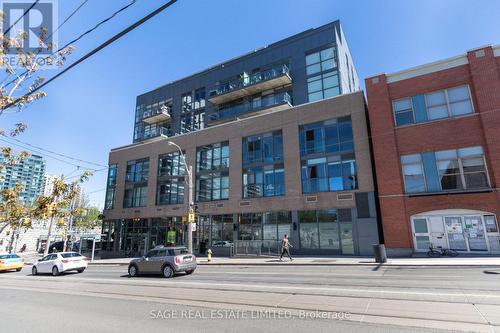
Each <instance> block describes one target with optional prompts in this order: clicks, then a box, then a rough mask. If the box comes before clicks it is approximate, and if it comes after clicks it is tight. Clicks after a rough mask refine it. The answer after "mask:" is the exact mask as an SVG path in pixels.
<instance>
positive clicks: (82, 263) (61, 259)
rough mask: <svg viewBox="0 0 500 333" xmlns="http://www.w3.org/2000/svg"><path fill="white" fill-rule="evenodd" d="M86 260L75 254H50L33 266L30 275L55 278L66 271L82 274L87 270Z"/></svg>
mask: <svg viewBox="0 0 500 333" xmlns="http://www.w3.org/2000/svg"><path fill="white" fill-rule="evenodd" d="M87 260H88V259H87V258H86V257H84V256H82V255H81V254H80V253H76V252H58V253H51V254H49V255H47V256H45V257H43V258H42V259H40V260H38V261H36V262H35V263H34V264H33V268H32V269H31V274H32V275H37V274H39V273H52V275H54V276H57V275H59V274H61V273H64V272H68V271H77V272H78V273H82V272H83V271H84V270H85V268H87Z"/></svg>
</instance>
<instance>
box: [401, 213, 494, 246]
mask: <svg viewBox="0 0 500 333" xmlns="http://www.w3.org/2000/svg"><path fill="white" fill-rule="evenodd" d="M411 225H412V231H413V243H414V249H415V251H416V252H426V251H428V250H429V247H430V246H431V245H432V247H435V248H444V249H452V250H456V251H461V252H473V253H474V252H475V253H492V254H498V253H500V235H499V230H498V224H497V220H496V217H495V215H494V214H490V213H485V212H477V211H468V210H445V211H435V212H428V213H424V214H418V215H415V216H413V217H412V219H411Z"/></svg>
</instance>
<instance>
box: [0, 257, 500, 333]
mask: <svg viewBox="0 0 500 333" xmlns="http://www.w3.org/2000/svg"><path fill="white" fill-rule="evenodd" d="M30 270H31V266H26V267H25V268H24V269H23V270H22V271H21V272H18V273H17V272H12V273H11V272H9V273H0V289H1V295H2V297H1V300H0V318H8V320H3V321H2V332H34V331H36V332H53V331H54V327H56V326H57V331H62V330H66V329H68V330H71V331H73V332H109V331H122V332H137V331H139V332H140V331H146V330H152V331H160V330H167V329H168V330H169V331H175V332H187V331H190V332H192V331H203V332H215V331H217V332H221V331H223V332H234V331H236V330H238V331H248V332H250V331H252V332H254V331H256V330H261V331H265V332H268V331H271V332H282V331H283V330H285V331H291V332H295V331H302V332H303V331H309V332H323V331H324V332H327V331H328V332H331V331H332V329H335V330H338V331H342V332H359V331H361V330H362V331H363V332H364V331H368V332H382V331H384V332H401V331H407V332H433V331H436V330H441V329H444V330H461V331H475V332H477V331H484V332H495V330H497V331H500V268H491V267H449V268H446V267H402V266H399V267H397V266H396V267H385V266H381V267H379V266H314V267H307V266H297V265H293V264H290V263H283V264H282V265H272V266H266V267H263V266H243V265H242V266H206V265H204V266H199V267H198V269H197V271H196V272H195V273H194V274H193V275H191V276H185V275H181V274H179V275H178V276H176V277H174V278H173V279H164V278H162V277H159V276H147V277H137V278H129V277H128V275H127V273H126V270H127V267H126V266H118V265H91V266H90V267H89V268H88V269H87V270H86V271H85V272H84V273H82V274H77V273H67V274H65V275H63V276H59V277H52V276H50V275H46V276H43V275H42V276H31V275H30ZM47 318H53V321H50V320H47Z"/></svg>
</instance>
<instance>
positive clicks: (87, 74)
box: [0, 0, 500, 206]
mask: <svg viewBox="0 0 500 333" xmlns="http://www.w3.org/2000/svg"><path fill="white" fill-rule="evenodd" d="M129 1H130V0H106V1H103V0H88V2H87V3H86V4H85V5H84V6H83V7H82V9H81V10H80V11H79V12H78V13H77V14H76V15H75V16H73V17H72V18H71V19H70V20H69V21H68V22H67V23H66V24H65V25H64V26H63V27H62V28H61V30H60V31H59V45H63V44H65V43H67V42H68V41H70V40H72V39H73V38H74V37H76V36H78V35H79V34H81V33H82V32H84V31H86V30H88V29H89V28H90V27H92V26H93V25H95V24H96V23H97V22H99V21H100V20H102V19H104V18H105V17H107V16H109V15H110V14H111V13H112V12H113V11H115V10H117V9H119V8H121V7H122V6H124V5H125V4H127V3H129ZM55 2H56V4H57V7H58V17H59V21H60V22H62V20H64V19H65V18H66V17H67V16H68V15H69V14H70V13H71V12H72V11H73V10H74V9H75V8H76V7H78V6H79V5H80V4H81V3H82V2H83V0H58V1H57V0H56V1H55ZM164 2H166V1H160V0H154V1H152V0H138V1H137V2H136V3H135V4H134V5H133V6H132V7H130V8H129V9H128V10H127V11H125V12H123V13H121V14H119V15H118V16H117V17H115V18H114V19H112V20H111V21H109V22H108V23H106V24H105V25H103V26H102V27H100V28H99V29H98V30H96V31H95V32H93V33H91V34H89V35H88V36H87V37H85V38H84V39H82V40H80V41H79V42H77V43H75V44H74V45H73V46H74V47H75V48H76V49H75V52H74V53H73V55H71V56H70V58H69V59H68V64H70V63H71V62H73V61H75V60H76V59H78V58H79V57H80V56H82V55H84V54H85V53H86V52H88V51H90V50H92V49H93V48H95V47H96V46H98V45H99V44H100V43H102V42H104V41H106V40H107V39H108V38H110V37H111V36H113V35H114V34H116V33H118V32H119V31H121V30H122V29H124V28H125V27H127V26H128V25H130V24H132V23H133V22H135V21H136V20H138V19H140V18H142V17H143V16H145V15H147V14H148V13H149V12H151V11H152V10H154V9H156V8H157V7H159V6H160V5H162V4H163V3H164ZM499 13H500V1H495V0H491V1H488V0H482V1H461V0H416V1H413V0H405V1H401V0H394V1H392V0H390V1H389V0H386V1H370V0H345V1H340V0H252V1H250V0H247V1H243V0H178V2H177V3H176V4H174V5H173V6H171V7H170V8H169V9H167V10H166V11H164V12H163V13H160V14H159V15H158V16H156V17H154V18H153V19H151V20H150V21H148V22H147V23H145V24H144V25H142V26H140V27H139V28H138V29H136V30H134V31H133V32H131V33H129V34H127V35H126V36H125V37H123V38H122V39H120V40H119V41H117V42H115V43H113V44H112V45H110V46H108V47H107V48H105V49H104V50H102V51H101V52H99V53H98V54H96V55H94V56H93V57H91V58H90V59H88V60H86V61H85V62H84V63H82V64H80V65H78V66H77V67H75V68H73V69H71V70H70V71H68V72H67V73H66V74H65V75H63V76H61V77H60V78H58V79H57V80H55V81H54V82H53V83H51V84H50V85H48V86H47V87H46V88H45V89H44V91H45V92H46V93H47V97H46V98H45V99H43V100H40V101H38V102H37V103H35V104H33V105H31V106H30V107H29V108H27V109H26V110H25V111H23V112H22V113H13V114H4V115H2V116H1V117H0V128H9V126H11V125H12V124H15V123H17V122H24V123H27V124H28V129H27V131H26V132H25V133H23V134H22V135H21V136H19V140H22V141H24V142H27V143H30V144H32V145H35V146H38V147H41V148H44V149H46V150H49V151H52V152H56V153H60V154H64V155H68V156H71V157H74V158H78V159H82V160H86V161H90V162H93V163H96V164H100V165H107V162H108V154H109V151H110V150H111V149H112V148H115V147H120V146H124V145H127V144H130V143H132V135H133V122H134V112H135V111H134V110H135V101H136V96H138V95H140V94H143V93H145V92H147V91H149V90H152V89H155V88H157V87H158V86H161V85H163V84H166V83H168V82H171V81H173V80H176V79H180V78H182V77H184V76H187V75H189V74H191V73H194V72H197V71H200V70H203V69H205V68H207V67H210V66H212V65H214V64H217V63H220V62H222V61H225V60H228V59H230V58H233V57H236V56H239V55H241V54H244V53H247V52H249V51H251V50H254V49H257V48H260V47H262V46H265V45H268V44H270V43H273V42H276V41H279V40H281V39H283V38H286V37H288V36H291V35H294V34H297V33H299V32H302V31H304V30H307V29H310V28H314V27H319V26H321V25H323V24H326V23H329V22H332V21H335V20H337V19H339V20H340V22H341V24H342V26H343V29H344V33H345V36H346V39H347V41H348V44H349V47H350V49H351V53H352V56H353V59H354V65H355V66H356V68H357V71H358V75H359V77H360V78H361V79H362V80H364V78H366V77H368V76H371V75H374V74H378V73H381V72H386V73H390V72H394V71H398V70H403V69H407V68H410V67H415V66H418V65H422V64H425V63H429V62H433V61H437V60H440V59H443V58H447V57H451V56H455V55H459V54H463V53H465V52H466V51H467V50H470V49H472V48H476V47H479V46H484V45H488V44H491V45H498V44H500V21H499V19H498V17H499V16H498V15H499ZM56 73H57V70H47V71H45V72H44V73H43V75H44V76H45V77H47V78H49V77H51V76H53V75H55V74H56ZM363 84H364V83H363ZM13 147H14V148H19V149H20V148H21V147H19V146H17V147H16V146H13ZM28 148H29V147H28ZM31 149H32V151H33V153H37V154H40V153H39V151H34V149H33V148H31ZM41 155H43V156H44V157H45V160H46V162H47V172H48V173H50V174H56V175H61V174H62V175H65V176H67V177H72V176H75V175H77V174H78V173H79V172H80V171H81V170H85V169H86V168H96V169H102V168H100V167H96V166H95V165H89V164H86V163H82V162H76V161H74V160H68V159H67V158H61V157H60V156H55V155H53V154H49V153H45V152H44V153H42V154H41ZM54 157H55V158H54ZM56 158H57V159H56ZM61 160H63V161H65V162H62V161H61ZM77 166H79V167H80V168H78V167H77ZM106 176H107V175H106V172H105V170H101V171H98V172H95V173H94V176H93V177H92V179H91V180H90V181H89V182H88V183H86V184H85V185H84V187H85V189H86V192H87V193H88V194H89V199H90V201H91V203H93V204H97V205H99V206H102V205H103V201H104V194H105V184H106Z"/></svg>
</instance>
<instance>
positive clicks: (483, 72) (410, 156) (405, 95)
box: [366, 46, 500, 255]
mask: <svg viewBox="0 0 500 333" xmlns="http://www.w3.org/2000/svg"><path fill="white" fill-rule="evenodd" d="M366 89H367V95H368V106H369V115H370V127H371V134H372V142H373V153H374V157H375V166H376V168H375V169H376V175H377V187H378V196H379V201H380V208H381V220H382V224H383V233H384V239H385V245H386V247H387V248H388V253H389V254H392V255H410V254H412V253H413V252H426V251H428V250H429V247H430V246H431V245H432V246H433V247H442V248H451V249H455V250H458V251H460V252H464V253H466V252H467V253H488V254H494V253H496V254H498V253H500V237H499V231H498V222H497V221H498V217H499V216H500V215H499V214H500V192H499V188H498V187H499V184H500V135H499V128H500V46H497V47H491V46H488V47H482V48H478V49H474V50H471V51H469V52H467V53H466V54H462V55H459V56H456V57H453V58H449V59H444V60H440V61H437V62H434V63H431V64H426V65H422V66H419V67H415V68H411V69H408V70H403V71H400V72H396V73H391V74H380V75H376V76H373V77H370V78H368V79H366Z"/></svg>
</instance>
